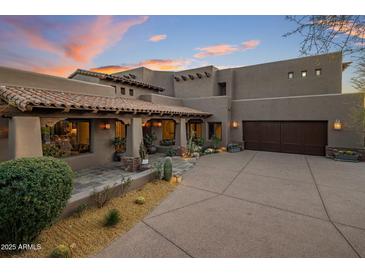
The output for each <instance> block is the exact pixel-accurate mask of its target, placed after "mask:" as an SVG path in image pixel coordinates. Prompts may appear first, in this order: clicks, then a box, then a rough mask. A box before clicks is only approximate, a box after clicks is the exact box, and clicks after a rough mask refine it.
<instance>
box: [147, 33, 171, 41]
mask: <svg viewBox="0 0 365 274" xmlns="http://www.w3.org/2000/svg"><path fill="white" fill-rule="evenodd" d="M166 38H167V35H166V34H156V35H153V36H151V37H150V39H149V41H151V42H160V41H162V40H166Z"/></svg>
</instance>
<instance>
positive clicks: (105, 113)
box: [0, 86, 210, 170]
mask: <svg viewBox="0 0 365 274" xmlns="http://www.w3.org/2000/svg"><path fill="white" fill-rule="evenodd" d="M14 98H16V100H14ZM0 99H1V100H2V101H3V102H4V103H6V104H8V105H9V108H8V109H7V112H6V113H4V115H5V117H6V118H7V119H8V123H9V136H8V138H9V152H10V153H9V154H10V157H9V158H10V159H16V158H20V157H33V156H52V157H57V158H62V159H63V160H65V161H66V162H67V163H69V164H70V166H71V167H72V168H73V169H74V170H82V169H85V168H94V167H100V166H105V165H109V164H111V163H113V158H114V154H115V152H116V151H117V152H119V153H121V154H122V155H125V156H130V157H136V158H138V157H139V148H140V145H141V144H142V143H144V138H143V137H144V131H145V132H147V131H148V130H156V132H157V133H158V134H160V135H159V136H160V140H158V142H161V141H162V142H163V141H164V140H165V142H166V140H169V141H170V142H173V143H174V145H176V146H179V147H186V144H187V137H188V135H189V131H188V132H187V123H188V121H189V120H190V119H201V120H203V119H205V118H206V117H209V116H210V114H209V113H205V112H201V111H199V110H195V109H191V108H188V107H182V106H167V105H162V104H157V103H152V102H148V101H143V100H136V99H125V98H121V97H103V96H92V95H81V94H73V93H67V92H61V91H55V90H45V89H38V88H25V87H13V86H12V87H6V86H3V87H1V88H0ZM148 125H150V126H148ZM152 125H157V126H156V127H154V126H152ZM158 131H160V132H158ZM117 139H118V140H119V142H116V140H117ZM117 164H118V163H117Z"/></svg>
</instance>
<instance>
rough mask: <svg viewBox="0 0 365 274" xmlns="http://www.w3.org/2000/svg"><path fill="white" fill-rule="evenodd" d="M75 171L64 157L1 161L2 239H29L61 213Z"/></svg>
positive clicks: (70, 188) (69, 194) (8, 241)
mask: <svg viewBox="0 0 365 274" xmlns="http://www.w3.org/2000/svg"><path fill="white" fill-rule="evenodd" d="M72 177H73V172H72V170H71V168H70V167H69V166H68V165H67V164H66V163H65V162H64V161H62V160H59V159H55V158H50V157H34V158H21V159H17V160H11V161H7V162H3V163H1V164H0V242H1V243H15V244H20V243H30V242H32V241H33V240H34V239H35V238H36V237H37V236H38V235H39V233H40V232H41V231H42V229H44V228H46V227H48V226H50V225H51V224H52V223H53V222H54V221H55V219H56V218H57V217H58V216H59V215H60V213H61V212H62V210H63V208H64V207H65V206H66V204H67V200H68V199H69V198H70V196H71V191H72V187H73V186H72Z"/></svg>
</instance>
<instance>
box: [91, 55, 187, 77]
mask: <svg viewBox="0 0 365 274" xmlns="http://www.w3.org/2000/svg"><path fill="white" fill-rule="evenodd" d="M190 63H191V61H190V60H187V59H149V60H144V61H141V62H139V63H135V64H125V65H120V66H119V65H109V66H102V67H97V68H92V69H90V70H92V71H96V72H102V73H108V74H110V73H116V72H121V71H125V70H130V69H134V68H138V67H146V68H149V69H153V70H172V71H174V70H182V69H185V68H186V66H187V65H189V64H190Z"/></svg>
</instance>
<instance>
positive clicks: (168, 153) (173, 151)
mask: <svg viewBox="0 0 365 274" xmlns="http://www.w3.org/2000/svg"><path fill="white" fill-rule="evenodd" d="M176 154H177V151H176V149H173V148H169V149H168V150H167V151H166V154H165V155H166V156H167V157H173V156H176Z"/></svg>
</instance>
